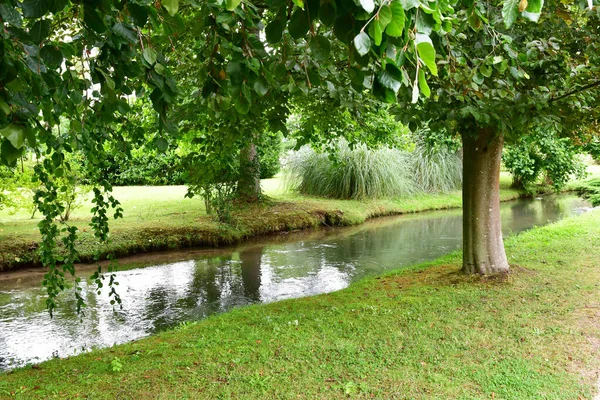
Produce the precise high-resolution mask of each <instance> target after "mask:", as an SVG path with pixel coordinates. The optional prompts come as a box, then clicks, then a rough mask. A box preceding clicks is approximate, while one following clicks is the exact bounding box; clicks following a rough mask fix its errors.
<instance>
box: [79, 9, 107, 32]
mask: <svg viewBox="0 0 600 400" xmlns="http://www.w3.org/2000/svg"><path fill="white" fill-rule="evenodd" d="M83 22H85V23H86V24H87V26H89V27H90V28H91V29H92V30H93V31H95V32H97V33H104V32H106V31H107V29H108V27H107V26H106V24H105V23H104V18H103V17H101V16H100V15H99V14H98V12H97V11H96V10H95V9H94V8H92V6H84V8H83Z"/></svg>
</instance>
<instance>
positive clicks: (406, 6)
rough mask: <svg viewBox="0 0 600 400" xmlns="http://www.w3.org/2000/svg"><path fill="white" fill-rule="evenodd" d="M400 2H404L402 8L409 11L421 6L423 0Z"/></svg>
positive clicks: (402, 0)
mask: <svg viewBox="0 0 600 400" xmlns="http://www.w3.org/2000/svg"><path fill="white" fill-rule="evenodd" d="M400 3H402V8H404V9H405V10H406V11H408V10H410V9H411V8H415V7H419V6H420V5H421V0H400Z"/></svg>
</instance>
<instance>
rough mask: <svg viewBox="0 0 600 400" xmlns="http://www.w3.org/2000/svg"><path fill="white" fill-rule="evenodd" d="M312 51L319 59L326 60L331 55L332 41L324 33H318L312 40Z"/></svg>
mask: <svg viewBox="0 0 600 400" xmlns="http://www.w3.org/2000/svg"><path fill="white" fill-rule="evenodd" d="M310 52H311V53H312V55H313V57H315V58H316V59H318V60H326V59H327V58H329V56H330V55H331V43H330V42H329V39H327V38H326V37H325V36H323V35H317V36H315V37H314V38H312V39H311V41H310Z"/></svg>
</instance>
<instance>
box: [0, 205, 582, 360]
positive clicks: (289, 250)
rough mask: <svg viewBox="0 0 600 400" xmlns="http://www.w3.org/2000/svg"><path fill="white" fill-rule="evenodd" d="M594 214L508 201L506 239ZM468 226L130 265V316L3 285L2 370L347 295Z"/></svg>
mask: <svg viewBox="0 0 600 400" xmlns="http://www.w3.org/2000/svg"><path fill="white" fill-rule="evenodd" d="M587 206H589V204H587V203H585V202H584V201H582V200H581V199H579V198H577V197H576V196H572V195H561V196H548V197H544V198H541V199H534V200H519V201H515V202H509V203H503V204H502V211H501V212H502V223H503V226H504V233H505V235H506V234H510V233H512V232H519V231H522V230H525V229H528V228H531V227H532V226H534V225H537V226H540V225H544V224H547V223H549V222H552V221H556V220H559V219H561V218H563V217H565V216H570V215H573V214H576V213H577V212H578V208H581V207H587ZM461 225H462V223H461V214H460V211H444V212H430V213H422V214H417V215H410V216H398V217H390V218H381V219H375V220H372V221H369V222H367V223H366V224H364V225H361V226H358V227H350V228H339V229H321V230H314V231H310V232H302V233H298V234H281V235H277V236H273V237H268V238H263V239H259V240H256V241H254V243H247V244H244V245H242V246H238V247H232V248H230V249H220V250H208V251H183V252H172V253H166V254H153V255H146V256H140V257H134V258H130V259H124V260H122V261H121V264H122V268H123V270H122V271H120V272H118V273H117V275H118V279H117V280H118V282H119V287H118V291H119V294H120V295H121V297H122V298H123V309H122V310H120V309H117V310H114V309H113V307H112V306H111V305H110V303H109V300H108V297H107V295H106V293H102V294H101V295H97V294H96V291H95V290H94V288H93V287H92V286H91V285H90V286H88V285H87V284H85V283H84V284H83V293H84V296H85V298H86V299H87V304H88V308H87V309H86V310H85V314H84V315H83V316H81V315H79V316H78V315H76V314H75V313H74V312H73V311H72V310H73V309H74V304H75V302H74V300H73V296H72V292H71V291H67V292H66V293H64V294H63V295H61V296H62V300H61V301H62V303H61V305H60V307H59V309H60V310H59V312H58V313H57V314H56V315H55V317H54V319H50V317H49V316H48V314H47V312H46V311H45V296H44V291H43V290H42V289H41V288H40V282H41V276H40V275H39V273H36V274H33V275H32V274H29V275H28V274H23V273H21V274H18V275H15V276H14V277H11V275H8V276H5V277H3V278H2V279H0V370H2V369H10V368H14V367H17V366H22V365H24V364H26V363H35V362H39V361H43V360H46V359H49V358H51V357H57V356H58V357H65V356H68V355H72V354H75V353H79V352H82V351H86V350H89V349H91V348H94V347H106V346H111V345H113V344H117V343H123V342H127V341H130V340H133V339H137V338H141V337H144V336H147V335H150V334H152V333H155V332H158V331H161V330H164V329H167V328H170V327H173V326H175V325H177V324H179V323H181V322H183V321H190V320H197V319H201V318H204V317H206V316H208V315H210V314H214V313H219V312H224V311H227V310H230V309H231V308H233V307H237V306H240V305H245V304H250V303H257V302H272V301H276V300H281V299H287V298H292V297H301V296H309V295H313V294H318V293H325V292H331V291H335V290H339V289H342V288H345V287H346V286H348V285H349V284H350V283H351V282H352V281H355V280H357V279H360V278H363V277H365V276H368V275H373V274H379V273H381V272H384V271H386V270H390V269H395V268H400V267H403V266H408V265H412V264H415V263H419V262H422V261H427V260H433V259H435V258H437V257H439V256H442V255H445V254H447V253H450V252H451V251H453V250H456V249H458V248H460V245H461V229H462V228H461ZM141 267H144V268H141ZM105 292H106V291H105Z"/></svg>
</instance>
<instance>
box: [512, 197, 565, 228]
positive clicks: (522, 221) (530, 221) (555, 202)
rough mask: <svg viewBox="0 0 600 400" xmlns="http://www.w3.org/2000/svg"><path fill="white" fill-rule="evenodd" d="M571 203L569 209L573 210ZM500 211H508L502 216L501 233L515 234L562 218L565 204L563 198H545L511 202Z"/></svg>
mask: <svg viewBox="0 0 600 400" xmlns="http://www.w3.org/2000/svg"><path fill="white" fill-rule="evenodd" d="M571 203H572V201H571ZM571 203H569V207H571V208H573V207H572V206H573V204H571ZM502 209H503V210H507V211H510V213H509V214H505V213H503V214H502V217H503V218H502V225H503V226H502V231H503V232H505V233H509V232H515V233H517V232H521V231H523V230H526V229H530V228H531V227H533V226H542V225H545V224H547V223H549V222H554V221H556V220H558V219H559V218H562V216H563V215H565V213H566V210H567V204H566V201H565V199H563V198H560V197H555V196H545V197H542V198H541V199H535V200H531V199H529V200H519V201H516V202H514V203H512V202H511V203H509V204H506V205H503V206H502Z"/></svg>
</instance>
